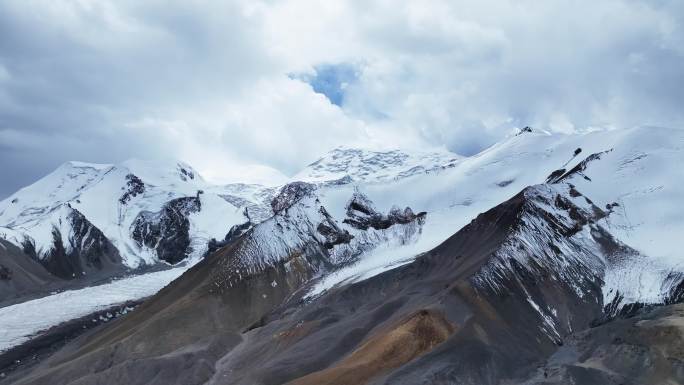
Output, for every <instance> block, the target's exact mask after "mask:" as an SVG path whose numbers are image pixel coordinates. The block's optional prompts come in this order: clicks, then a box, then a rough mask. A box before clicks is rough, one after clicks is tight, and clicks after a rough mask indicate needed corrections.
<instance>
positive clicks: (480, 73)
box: [0, 0, 684, 195]
mask: <svg viewBox="0 0 684 385" xmlns="http://www.w3.org/2000/svg"><path fill="white" fill-rule="evenodd" d="M683 15H684V6H683V5H682V3H681V2H678V1H659V2H646V1H636V0H607V1H602V2H591V1H588V0H587V1H579V2H578V1H554V2H539V1H531V0H527V1H526V0H523V1H513V0H510V1H507V0H504V1H501V0H496V1H495V0H478V1H475V0H462V1H446V0H424V1H405V2H396V1H388V0H369V1H361V0H350V1H334V2H321V1H294V0H292V1H278V2H272V1H267V0H261V1H259V0H249V1H247V0H235V1H223V2H216V1H208V0H196V1H191V2H181V1H178V2H167V1H156V0H155V1H146V2H142V3H141V2H138V1H132V0H131V1H113V0H98V1H86V0H82V1H54V0H50V1H48V0H21V1H20V0H14V1H12V0H10V1H5V2H3V3H2V4H1V5H0V36H3V38H2V39H0V138H5V139H7V140H6V141H5V142H4V143H0V162H2V163H3V164H13V165H15V167H11V168H9V169H7V168H6V169H4V170H2V171H0V173H2V174H1V175H0V178H2V179H3V180H12V181H13V182H14V185H12V184H11V183H10V184H5V186H4V188H5V189H6V190H5V191H0V195H4V194H7V193H9V192H11V191H12V190H14V189H16V188H17V187H19V184H24V183H28V182H30V181H31V180H34V179H35V178H37V177H38V176H39V175H40V174H43V173H46V172H48V171H49V170H50V169H51V168H53V167H54V166H55V165H56V164H57V163H59V162H61V161H64V160H67V159H73V158H78V159H83V160H90V161H104V162H111V161H119V160H122V159H124V158H127V157H132V156H135V157H142V158H144V157H168V156H173V157H179V158H182V159H184V160H186V161H188V162H190V163H191V164H194V165H195V166H196V167H197V168H199V169H200V170H202V171H204V173H205V174H209V176H211V177H212V178H214V179H217V180H224V181H225V180H231V179H243V178H247V177H253V179H255V180H262V179H264V178H266V177H276V176H275V175H277V174H278V172H277V171H274V170H279V171H281V172H284V173H289V174H291V173H294V172H295V171H296V170H297V169H298V168H300V167H302V166H303V165H305V164H306V163H308V162H310V161H312V160H314V159H315V158H316V156H317V155H319V154H320V153H322V152H324V151H326V150H328V149H329V148H331V147H334V146H337V145H350V146H354V145H366V146H370V147H393V146H405V147H409V146H415V147H425V146H436V147H448V148H450V149H452V150H456V151H459V152H463V153H471V152H474V151H477V150H479V149H481V148H482V147H484V146H486V145H488V144H490V143H492V142H493V141H495V140H497V139H499V138H500V137H501V136H502V135H504V134H506V133H508V132H510V130H511V129H512V128H513V127H516V126H523V125H533V126H537V127H540V128H544V129H551V130H562V131H567V130H574V129H588V128H592V129H596V128H600V127H624V126H632V125H638V124H650V125H666V126H675V127H678V126H681V125H682V122H683V121H684V111H683V110H682V109H681V107H680V105H679V104H680V103H681V102H680V100H682V98H683V97H684V91H682V89H681V84H683V83H684V59H683V57H684V48H682V47H684V44H682V43H683V42H684V30H683V28H684V27H683V26H682V25H683V19H684V16H683ZM336 63H347V64H351V65H354V66H356V67H358V69H359V76H358V78H357V79H355V80H354V81H353V82H350V83H345V87H344V103H343V105H342V108H340V107H338V106H336V105H333V104H331V103H330V102H329V101H328V100H327V99H326V98H325V97H324V96H323V95H320V94H317V93H315V92H314V91H313V89H312V87H310V86H309V85H307V84H305V83H303V82H301V81H297V80H292V79H290V78H289V77H288V75H289V74H292V73H304V72H306V73H315V68H316V66H318V65H320V64H336ZM48 150H49V151H48ZM255 165H260V166H259V167H256V168H255ZM257 168H258V170H259V171H258V172H256V171H250V170H256V169H257ZM251 174H258V175H251Z"/></svg>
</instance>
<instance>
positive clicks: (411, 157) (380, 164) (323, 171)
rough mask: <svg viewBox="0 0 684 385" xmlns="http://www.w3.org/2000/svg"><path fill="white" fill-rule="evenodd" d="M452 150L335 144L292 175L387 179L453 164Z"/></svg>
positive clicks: (320, 178) (318, 180) (343, 179)
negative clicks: (337, 146) (352, 146)
mask: <svg viewBox="0 0 684 385" xmlns="http://www.w3.org/2000/svg"><path fill="white" fill-rule="evenodd" d="M459 159H461V156H459V155H456V154H454V153H452V152H448V151H441V152H418V151H401V150H391V151H372V150H366V149H360V148H346V147H339V148H336V149H334V150H332V151H330V152H329V153H327V154H326V155H325V156H323V157H322V158H320V159H318V160H317V161H315V162H313V163H311V164H310V165H308V166H307V167H306V168H304V169H303V170H302V171H300V172H299V173H297V174H296V175H295V176H294V177H293V179H294V180H298V181H304V182H310V183H322V182H328V183H349V182H369V183H373V182H388V181H392V180H397V179H401V178H405V177H408V176H411V175H415V174H420V173H429V172H433V171H438V170H442V169H445V168H448V167H453V166H454V165H455V164H456V162H458V161H459Z"/></svg>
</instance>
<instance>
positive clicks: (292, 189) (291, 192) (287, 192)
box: [271, 182, 316, 214]
mask: <svg viewBox="0 0 684 385" xmlns="http://www.w3.org/2000/svg"><path fill="white" fill-rule="evenodd" d="M315 189H316V186H315V185H313V184H311V183H306V182H292V183H288V184H286V185H285V186H283V187H282V188H281V189H280V191H279V192H278V194H277V195H276V196H275V197H274V198H273V200H272V201H271V208H272V209H273V212H274V213H276V214H277V213H279V212H281V211H283V210H287V209H288V208H290V207H291V206H292V205H294V204H295V203H297V202H298V201H299V200H300V199H302V198H304V197H305V196H308V195H309V194H311V193H312V192H313V191H314V190H315Z"/></svg>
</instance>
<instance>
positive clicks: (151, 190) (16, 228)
mask: <svg viewBox="0 0 684 385" xmlns="http://www.w3.org/2000/svg"><path fill="white" fill-rule="evenodd" d="M129 174H132V175H135V176H136V177H138V178H140V179H141V180H142V182H143V183H144V184H145V190H144V193H142V194H138V195H136V196H132V197H130V198H129V200H128V201H127V202H126V203H122V202H121V201H120V199H121V197H122V196H123V194H124V193H125V192H126V191H127V188H128V187H127V178H126V177H127V175H129ZM200 190H201V191H203V192H204V193H203V194H201V201H202V210H201V211H200V212H198V213H193V215H191V216H190V218H189V220H190V223H191V234H190V237H191V245H192V246H193V253H192V255H190V256H189V257H190V262H191V263H192V262H196V261H197V260H198V259H199V258H200V257H201V255H202V254H203V253H204V251H205V250H206V245H207V242H208V240H209V239H211V238H216V239H222V238H223V237H224V236H225V235H226V233H227V232H228V230H230V228H231V227H232V226H233V225H236V224H239V223H243V222H246V221H247V218H246V217H245V216H244V215H243V211H242V209H243V207H238V205H236V204H233V203H230V202H229V201H227V200H226V199H223V198H221V196H222V195H224V194H231V195H233V196H237V197H239V198H241V200H240V203H241V204H242V205H255V206H264V202H263V200H257V198H256V196H258V194H259V192H260V191H270V190H268V189H267V188H265V187H263V186H256V185H251V189H249V190H246V189H240V188H235V187H233V186H232V185H228V186H212V185H209V184H208V183H207V182H205V181H204V180H203V179H202V177H201V176H200V175H199V173H198V172H197V171H195V170H194V169H192V167H190V166H188V165H187V164H185V163H182V162H173V161H171V162H147V161H141V160H135V159H133V160H128V161H126V162H123V163H121V164H118V165H102V164H90V163H83V162H66V163H64V164H63V165H62V166H60V167H59V168H57V169H56V170H55V171H54V172H52V173H51V174H49V175H47V176H46V177H44V178H42V179H40V180H39V181H37V182H36V183H34V184H32V185H30V186H27V187H25V188H22V189H21V190H19V191H17V192H16V193H14V194H13V195H12V196H10V197H9V198H7V199H5V200H3V201H1V202H0V228H6V229H7V230H6V231H4V233H6V234H9V235H10V236H8V237H7V238H6V239H7V240H9V241H10V242H13V243H15V244H17V245H20V244H21V242H23V241H24V239H29V240H31V241H33V242H34V243H35V245H36V251H37V252H38V256H39V257H42V256H44V255H45V254H46V253H47V252H49V251H50V249H51V248H52V247H53V236H52V229H53V228H54V227H56V228H58V229H59V230H60V233H61V234H62V237H68V234H69V233H70V232H71V229H70V228H68V223H69V222H68V221H67V220H66V215H68V214H69V212H70V211H71V210H72V209H73V210H78V211H79V212H80V213H81V214H83V215H84V216H85V218H86V219H87V220H88V221H90V222H91V223H92V224H93V225H95V227H97V228H98V229H100V230H101V231H102V232H103V234H104V235H105V236H106V237H107V238H108V239H109V240H110V241H111V242H112V243H113V244H114V246H115V247H116V248H117V249H118V250H119V253H120V254H121V256H122V258H123V262H124V264H125V265H126V266H128V267H131V268H136V267H138V266H140V265H141V264H148V265H149V264H154V263H156V262H158V261H159V259H158V258H157V255H156V253H155V252H154V251H151V250H147V249H146V248H144V247H143V248H140V247H139V246H138V245H137V244H136V242H135V241H134V240H133V239H132V237H131V230H130V229H131V225H132V224H133V222H134V220H135V219H136V217H137V216H138V214H140V213H141V212H145V211H148V212H158V211H159V210H161V209H162V207H163V206H164V204H166V203H167V202H169V201H170V200H172V199H175V198H181V197H188V196H196V195H197V194H198V191H200ZM10 230H11V231H10ZM64 244H65V245H66V244H68V243H64Z"/></svg>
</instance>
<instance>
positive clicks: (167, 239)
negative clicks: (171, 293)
mask: <svg viewBox="0 0 684 385" xmlns="http://www.w3.org/2000/svg"><path fill="white" fill-rule="evenodd" d="M201 209H202V204H201V202H200V199H199V194H198V196H197V197H186V198H177V199H174V200H171V201H169V202H168V203H167V204H165V205H164V207H163V208H162V210H161V211H159V212H154V213H151V212H142V213H140V214H139V215H138V217H137V218H136V219H135V221H134V222H133V224H132V225H131V236H132V237H133V239H134V240H135V241H136V242H137V244H138V246H139V247H146V248H149V249H152V250H154V251H155V252H156V254H157V256H158V257H159V259H160V260H163V261H166V262H168V263H171V264H175V263H178V262H180V261H182V260H183V259H185V257H186V255H188V253H190V252H191V250H188V247H190V221H189V220H188V216H189V215H190V214H191V213H196V212H199V211H200V210H201Z"/></svg>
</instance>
